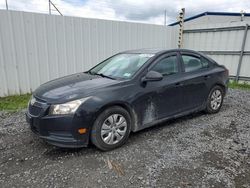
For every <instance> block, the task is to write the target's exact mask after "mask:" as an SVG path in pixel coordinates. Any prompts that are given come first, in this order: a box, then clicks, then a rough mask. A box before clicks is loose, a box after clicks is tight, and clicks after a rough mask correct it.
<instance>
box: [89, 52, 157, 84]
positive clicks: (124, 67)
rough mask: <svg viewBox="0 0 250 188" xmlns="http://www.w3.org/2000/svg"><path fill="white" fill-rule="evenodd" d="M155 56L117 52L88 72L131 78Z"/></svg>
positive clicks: (104, 75) (110, 76)
mask: <svg viewBox="0 0 250 188" xmlns="http://www.w3.org/2000/svg"><path fill="white" fill-rule="evenodd" d="M153 56H154V54H127V53H124V54H117V55H115V56H113V57H111V58H109V59H107V60H105V61H104V62H102V63H101V64H99V65H97V66H96V67H94V68H93V69H91V70H90V71H88V73H90V74H96V75H100V76H103V77H109V78H113V79H115V78H122V79H129V78H131V77H132V76H133V75H134V74H135V73H136V71H137V70H139V69H140V67H141V66H142V65H143V64H144V63H145V62H146V61H147V60H148V59H149V58H151V57H153Z"/></svg>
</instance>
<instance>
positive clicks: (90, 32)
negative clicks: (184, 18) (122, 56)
mask: <svg viewBox="0 0 250 188" xmlns="http://www.w3.org/2000/svg"><path fill="white" fill-rule="evenodd" d="M174 30H175V28H167V27H164V26H157V25H149V24H139V23H128V22H117V21H108V20H98V19H87V18H76V17H64V16H55V15H46V14H36V13H25V12H19V11H6V10H0V96H7V95H14V94H22V93H27V92H32V91H33V90H34V89H36V88H37V87H38V86H39V85H40V84H42V83H44V82H46V81H48V80H51V79H54V78H57V77H61V76H64V75H68V74H72V73H76V72H81V71H85V70H88V69H89V68H90V67H92V66H94V65H95V64H96V63H98V62H100V61H101V60H104V59H105V58H107V57H109V56H111V55H112V54H115V53H117V52H120V51H123V50H128V49H136V48H154V47H159V48H166V49H168V48H173V47H176V41H177V39H176V38H177V36H176V32H173V31H174Z"/></svg>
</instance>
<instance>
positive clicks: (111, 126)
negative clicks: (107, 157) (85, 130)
mask: <svg viewBox="0 0 250 188" xmlns="http://www.w3.org/2000/svg"><path fill="white" fill-rule="evenodd" d="M124 122H125V123H124ZM130 131H131V117H130V115H129V113H128V112H127V111H126V110H125V109H124V108H122V107H119V106H113V107H110V108H107V109H105V110H104V111H103V112H102V113H101V114H100V115H99V116H98V117H97V119H96V120H95V122H94V125H93V127H92V130H91V142H92V143H93V144H94V145H95V146H96V147H97V148H99V149H100V150H102V151H109V150H112V149H115V148H117V147H120V146H122V145H123V144H124V143H125V142H126V141H127V140H128V137H129V134H130Z"/></svg>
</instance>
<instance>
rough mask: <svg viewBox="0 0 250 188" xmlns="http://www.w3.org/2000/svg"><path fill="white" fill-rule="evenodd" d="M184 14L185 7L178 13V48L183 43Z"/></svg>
mask: <svg viewBox="0 0 250 188" xmlns="http://www.w3.org/2000/svg"><path fill="white" fill-rule="evenodd" d="M184 15H185V8H182V9H181V12H180V13H179V26H180V28H179V39H178V48H181V47H182V44H183V29H184Z"/></svg>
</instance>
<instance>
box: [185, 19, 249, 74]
mask: <svg viewBox="0 0 250 188" xmlns="http://www.w3.org/2000/svg"><path fill="white" fill-rule="evenodd" d="M246 24H247V23H246V22H232V23H218V24H204V25H192V26H186V27H185V30H190V29H191V30H195V29H209V28H223V27H224V28H226V27H235V26H236V27H238V26H243V27H245V26H246ZM243 36H244V28H243V29H242V30H232V31H216V32H203V31H202V32H190V33H184V39H183V44H184V48H188V49H193V50H197V51H207V52H223V51H224V52H238V53H237V54H234V55H232V54H230V53H229V54H228V55H225V54H220V55H219V54H218V53H214V54H213V55H212V54H211V53H210V55H209V56H210V57H211V58H213V59H214V60H216V61H217V62H218V63H220V64H223V65H225V66H226V67H227V68H228V69H229V73H230V75H231V76H236V72H237V67H238V63H239V58H240V55H239V52H240V51H241V47H242V42H243ZM244 51H245V52H249V51H250V29H248V34H247V38H246V42H245V49H244ZM239 76H240V77H248V78H250V54H245V55H244V56H243V59H242V65H241V69H240V74H239Z"/></svg>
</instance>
